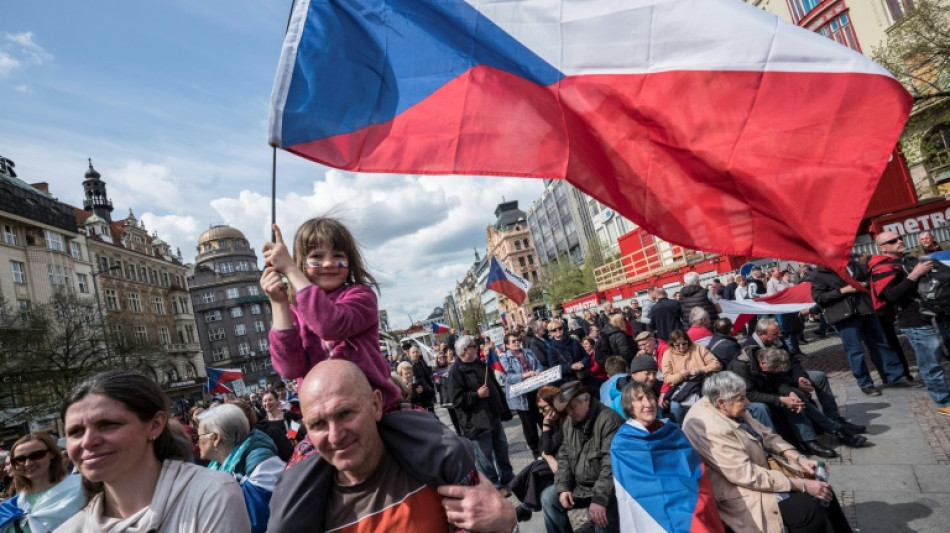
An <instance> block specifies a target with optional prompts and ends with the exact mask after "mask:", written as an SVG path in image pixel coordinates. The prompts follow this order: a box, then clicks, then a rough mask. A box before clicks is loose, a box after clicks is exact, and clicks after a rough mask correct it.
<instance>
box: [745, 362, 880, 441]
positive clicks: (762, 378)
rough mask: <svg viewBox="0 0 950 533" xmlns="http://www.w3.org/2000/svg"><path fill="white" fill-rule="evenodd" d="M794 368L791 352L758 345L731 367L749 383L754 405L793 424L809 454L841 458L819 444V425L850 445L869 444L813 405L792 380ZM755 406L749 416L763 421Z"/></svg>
mask: <svg viewBox="0 0 950 533" xmlns="http://www.w3.org/2000/svg"><path fill="white" fill-rule="evenodd" d="M790 367H791V364H790V361H789V355H788V352H787V351H785V350H783V349H781V348H774V347H769V348H759V347H758V346H754V345H753V346H747V347H745V348H743V350H742V353H741V354H739V357H737V358H736V359H735V360H734V361H732V363H730V364H729V370H731V371H732V372H735V373H736V374H738V375H739V376H740V377H742V379H744V380H745V382H746V395H747V396H748V398H749V401H750V402H752V405H755V404H759V405H766V406H768V410H767V412H768V414H769V415H771V418H772V419H778V418H782V419H784V420H783V422H787V423H788V424H789V425H791V427H792V428H793V432H794V434H795V438H796V439H797V440H798V441H799V442H800V443H801V446H802V447H803V448H804V449H805V452H806V453H810V454H814V455H818V456H820V457H837V456H838V454H837V453H836V452H835V451H834V450H832V449H829V448H825V447H824V446H822V445H821V444H819V443H818V435H817V433H816V432H815V427H814V426H815V425H817V426H818V427H820V428H822V429H823V430H825V431H828V432H829V433H833V434H834V435H836V436H837V437H838V439H839V440H840V441H841V442H842V443H844V444H846V445H848V446H864V445H866V444H867V439H866V438H864V437H862V436H861V435H856V434H855V433H852V432H851V431H850V430H849V429H848V428H846V427H844V426H843V425H842V424H841V423H840V422H838V421H835V420H832V419H830V418H828V417H827V416H825V414H824V413H822V412H821V411H820V410H819V409H818V408H817V407H816V406H815V405H814V404H812V403H811V401H810V400H809V398H808V395H807V394H805V393H803V392H802V391H801V390H799V389H798V388H797V387H795V382H794V381H793V380H791V379H790V374H789V370H790ZM752 405H750V408H749V413H750V414H752V416H753V417H755V418H756V419H757V420H759V416H763V415H764V414H765V413H763V412H762V410H761V408H758V406H756V408H752ZM763 417H764V416H763ZM759 421H760V422H761V420H759ZM769 421H770V422H771V420H769ZM763 424H765V422H763ZM766 425H768V424H766ZM771 427H772V429H775V427H776V426H775V425H774V424H773V425H772V426H771ZM849 427H851V428H853V429H854V430H862V431H863V430H864V429H866V428H863V427H861V426H854V425H850V424H849Z"/></svg>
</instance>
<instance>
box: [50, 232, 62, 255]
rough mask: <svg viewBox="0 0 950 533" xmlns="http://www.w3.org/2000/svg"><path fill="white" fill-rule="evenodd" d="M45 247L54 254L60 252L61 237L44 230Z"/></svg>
mask: <svg viewBox="0 0 950 533" xmlns="http://www.w3.org/2000/svg"><path fill="white" fill-rule="evenodd" d="M46 247H47V248H49V249H50V250H53V251H54V252H62V251H63V236H62V235H60V234H59V233H56V232H55V231H50V230H46Z"/></svg>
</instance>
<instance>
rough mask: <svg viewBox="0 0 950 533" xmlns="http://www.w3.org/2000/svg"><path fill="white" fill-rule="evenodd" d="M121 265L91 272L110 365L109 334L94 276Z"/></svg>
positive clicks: (118, 267) (103, 339)
mask: <svg viewBox="0 0 950 533" xmlns="http://www.w3.org/2000/svg"><path fill="white" fill-rule="evenodd" d="M121 269H122V267H120V266H119V265H112V266H111V267H109V268H105V269H102V270H98V271H96V272H93V273H92V289H93V291H94V292H95V293H96V309H98V310H99V327H100V328H102V341H103V342H105V343H106V359H108V360H109V365H112V362H113V361H112V352H111V351H110V350H109V334H108V333H107V332H106V319H105V316H104V315H103V314H102V302H101V301H100V300H99V283H98V282H97V281H96V278H97V277H99V275H100V274H108V273H109V272H115V271H116V270H121Z"/></svg>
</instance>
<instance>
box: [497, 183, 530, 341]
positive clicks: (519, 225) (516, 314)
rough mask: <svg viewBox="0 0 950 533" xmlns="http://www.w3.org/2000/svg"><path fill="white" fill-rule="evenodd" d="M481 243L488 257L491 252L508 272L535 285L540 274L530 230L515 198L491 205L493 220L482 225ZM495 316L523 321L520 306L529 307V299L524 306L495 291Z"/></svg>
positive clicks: (522, 322)
mask: <svg viewBox="0 0 950 533" xmlns="http://www.w3.org/2000/svg"><path fill="white" fill-rule="evenodd" d="M485 243H486V246H487V248H488V255H489V258H490V257H491V256H494V257H496V258H498V260H499V261H501V262H502V263H504V264H505V266H507V267H508V268H509V269H511V271H512V272H516V273H517V274H518V275H519V276H521V277H522V278H524V279H526V280H528V281H530V282H531V283H532V284H535V285H537V284H538V282H539V280H540V277H539V274H538V270H539V268H540V265H539V264H538V262H537V260H536V257H537V254H536V252H535V249H534V244H533V241H532V239H531V232H530V231H529V230H528V221H527V219H526V218H525V213H524V211H522V210H520V209H518V201H517V200H515V201H511V202H502V203H500V204H498V207H497V208H495V223H494V224H491V225H489V226H487V227H486V229H485ZM496 298H497V301H498V311H499V318H501V313H504V317H505V318H504V320H503V322H505V321H507V322H508V323H509V324H525V323H527V318H526V315H525V311H524V309H530V301H528V300H525V302H524V306H521V305H518V304H516V303H515V302H513V301H512V300H511V299H509V298H507V297H505V296H504V295H501V294H497V295H496Z"/></svg>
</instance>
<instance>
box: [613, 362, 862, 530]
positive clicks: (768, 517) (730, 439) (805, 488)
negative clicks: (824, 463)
mask: <svg viewBox="0 0 950 533" xmlns="http://www.w3.org/2000/svg"><path fill="white" fill-rule="evenodd" d="M748 407H749V399H748V398H747V397H746V384H745V381H744V380H743V379H742V378H741V377H740V376H739V375H738V374H736V373H734V372H729V371H726V372H720V373H718V374H716V375H712V376H709V377H708V378H706V381H705V382H704V383H703V399H702V400H700V401H699V402H697V403H696V405H694V406H693V408H692V409H690V410H689V413H687V414H686V419H685V420H684V422H683V431H684V432H685V433H686V438H687V439H689V442H690V443H691V444H692V445H693V448H694V449H695V450H696V452H697V453H699V455H700V456H702V458H703V461H704V462H705V463H706V466H707V467H708V470H707V473H708V474H709V480H710V482H711V483H712V489H713V494H715V496H716V501H717V502H719V514H720V516H721V517H722V521H723V522H724V523H725V524H726V525H727V526H728V527H729V528H730V529H731V530H733V531H762V532H764V533H780V532H784V531H792V532H804V531H833V532H838V533H850V531H851V527H850V526H849V525H848V521H847V519H845V517H844V513H843V512H842V510H841V506H840V505H839V504H838V501H837V500H836V499H835V494H834V491H832V489H831V485H829V484H827V483H825V482H823V481H818V480H816V479H806V476H808V475H813V474H814V472H815V467H816V466H817V463H816V462H815V461H812V460H811V459H808V458H807V457H805V456H804V455H802V454H801V453H799V452H798V450H796V449H795V447H794V446H792V445H791V444H789V443H787V442H785V441H784V440H782V438H781V437H779V436H778V435H776V434H775V433H773V432H772V430H770V429H769V428H768V427H766V426H764V425H762V424H760V423H759V422H758V421H757V420H756V419H754V418H753V417H752V415H750V414H749V413H748V412H747V410H746V409H747V408H748ZM614 441H615V442H616V437H614ZM770 457H771V458H774V459H775V460H777V461H778V460H783V458H784V460H787V463H788V473H786V472H782V471H779V470H772V469H770V468H769V464H768V461H769V458H770ZM821 502H827V505H828V506H827V507H823V506H822V505H821ZM786 528H787V529H786Z"/></svg>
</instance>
